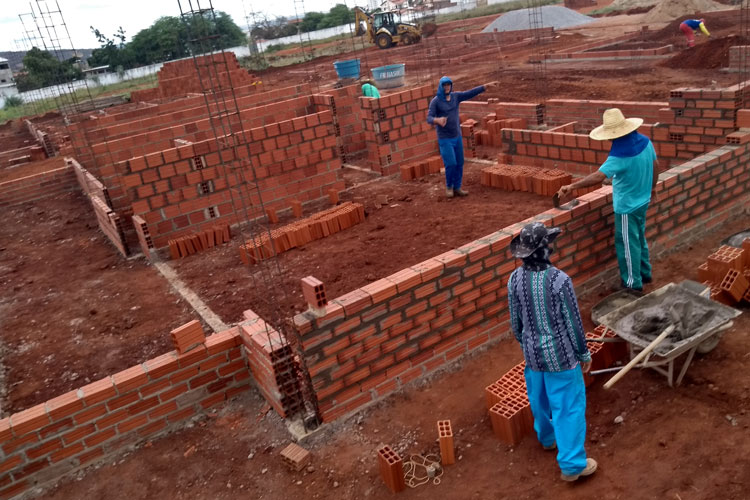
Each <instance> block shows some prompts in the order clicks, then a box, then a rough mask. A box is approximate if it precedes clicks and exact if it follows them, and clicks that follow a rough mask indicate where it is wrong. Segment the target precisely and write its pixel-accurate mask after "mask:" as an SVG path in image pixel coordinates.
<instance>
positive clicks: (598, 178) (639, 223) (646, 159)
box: [558, 108, 658, 292]
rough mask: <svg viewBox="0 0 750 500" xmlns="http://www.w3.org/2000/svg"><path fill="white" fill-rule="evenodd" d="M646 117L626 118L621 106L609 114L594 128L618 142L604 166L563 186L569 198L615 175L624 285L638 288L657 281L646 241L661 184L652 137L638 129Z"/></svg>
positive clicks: (597, 135)
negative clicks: (651, 207)
mask: <svg viewBox="0 0 750 500" xmlns="http://www.w3.org/2000/svg"><path fill="white" fill-rule="evenodd" d="M642 123H643V119H641V118H627V119H626V118H625V117H624V116H623V114H622V111H620V110H619V109H617V108H611V109H608V110H606V111H605V112H604V117H603V124H602V125H600V126H598V127H596V128H595V129H594V130H592V131H591V133H590V134H589V137H591V138H592V139H594V140H597V141H605V140H610V141H612V147H611V149H610V151H609V156H608V157H607V160H606V161H605V162H604V163H603V164H602V166H601V167H599V170H597V171H596V172H594V173H592V174H589V175H588V176H586V177H584V178H583V179H581V180H580V181H577V182H574V183H573V184H568V185H567V186H563V187H561V188H560V191H559V192H558V194H559V196H560V197H563V196H565V195H567V194H568V193H570V192H571V191H573V190H574V189H578V188H583V187H588V186H595V185H598V184H600V183H601V182H602V181H603V180H604V179H612V198H613V204H614V209H615V250H616V251H617V263H618V266H619V268H620V279H621V281H622V286H623V287H625V288H630V289H633V290H636V291H639V292H640V291H642V290H643V284H644V283H651V281H652V273H651V262H650V261H649V254H648V244H647V243H646V211H647V210H648V205H649V203H650V202H651V195H652V193H653V190H654V188H655V187H656V181H657V179H658V174H657V171H656V167H657V164H656V151H654V145H653V144H652V143H651V141H650V140H649V138H648V137H646V136H644V135H641V134H639V133H638V132H637V130H638V127H640V126H641V124H642Z"/></svg>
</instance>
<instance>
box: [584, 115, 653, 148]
mask: <svg viewBox="0 0 750 500" xmlns="http://www.w3.org/2000/svg"><path fill="white" fill-rule="evenodd" d="M642 124H643V118H625V116H624V115H623V114H622V111H620V110H619V109H618V108H610V109H608V110H606V111H604V115H603V117H602V125H599V126H598V127H596V128H595V129H594V130H592V131H591V133H590V134H589V137H591V138H592V139H594V140H597V141H606V140H611V139H617V138H618V137H622V136H625V135H628V134H629V133H630V132H632V131H634V130H638V127H640V126H641V125H642Z"/></svg>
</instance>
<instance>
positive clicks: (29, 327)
mask: <svg viewBox="0 0 750 500" xmlns="http://www.w3.org/2000/svg"><path fill="white" fill-rule="evenodd" d="M195 318H196V314H195V313H192V312H191V310H190V309H189V306H188V304H187V303H185V302H183V301H182V300H181V299H180V298H179V297H177V296H176V295H173V294H172V293H171V291H170V289H169V285H168V284H167V282H166V280H164V279H163V278H162V276H161V275H160V274H159V273H158V271H156V269H155V268H153V267H151V266H149V265H147V264H146V262H145V260H144V259H134V260H126V259H124V258H122V257H121V256H120V255H119V253H117V251H116V250H115V248H114V247H113V246H112V245H111V244H110V243H109V241H108V240H107V239H106V237H105V236H104V234H103V233H102V232H101V231H100V230H99V226H98V225H97V224H96V219H95V217H94V215H93V209H92V208H91V206H90V204H89V202H88V200H86V199H85V198H84V196H83V195H82V194H80V193H75V194H66V195H61V196H58V197H54V198H47V199H44V200H40V201H38V202H34V203H33V204H25V205H17V206H15V207H11V208H8V209H6V210H5V211H4V213H3V224H0V325H2V328H1V329H2V344H1V349H2V363H3V367H2V368H3V370H2V375H3V376H4V379H5V380H4V385H5V387H6V388H7V394H5V395H4V397H3V404H2V412H3V414H7V413H10V412H14V411H20V410H23V409H26V408H29V407H31V406H33V405H34V404H37V403H41V402H43V401H46V400H48V399H50V398H52V397H55V396H58V395H60V394H64V393H65V392H67V391H70V390H72V389H76V388H78V387H81V386H83V385H85V384H86V383H88V382H93V381H95V380H98V379H100V378H102V377H105V376H107V375H110V374H113V373H116V372H118V371H120V370H123V369H125V368H129V367H131V366H132V365H133V364H135V363H137V362H139V361H145V360H147V359H150V358H152V357H154V356H156V355H158V354H162V353H164V352H166V351H168V350H170V349H171V341H170V340H169V331H170V329H172V328H174V327H176V326H179V325H181V324H183V323H185V322H187V321H190V320H192V319H195Z"/></svg>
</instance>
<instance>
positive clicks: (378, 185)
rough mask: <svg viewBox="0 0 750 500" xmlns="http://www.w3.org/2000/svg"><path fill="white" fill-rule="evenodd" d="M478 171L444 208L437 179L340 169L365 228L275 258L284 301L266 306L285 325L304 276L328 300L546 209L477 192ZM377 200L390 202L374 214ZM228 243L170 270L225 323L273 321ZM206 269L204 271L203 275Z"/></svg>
mask: <svg viewBox="0 0 750 500" xmlns="http://www.w3.org/2000/svg"><path fill="white" fill-rule="evenodd" d="M486 166H487V165H486V164H481V163H467V165H466V167H465V171H464V187H465V188H466V189H467V190H468V191H469V193H470V195H469V196H468V197H466V198H453V199H450V200H449V199H447V198H446V197H445V185H444V178H443V176H442V175H440V174H434V175H429V176H427V177H423V178H422V179H420V180H419V181H413V182H403V181H401V180H400V179H399V178H397V177H396V178H380V177H376V178H375V179H373V180H372V181H371V182H369V183H368V182H367V181H364V182H361V181H360V179H363V178H367V177H369V176H367V174H363V173H361V172H358V171H352V170H350V169H345V172H346V173H345V175H346V177H347V179H348V183H349V184H350V185H351V184H353V183H357V182H359V185H354V186H353V188H352V189H351V190H350V191H348V192H347V193H345V194H344V195H343V196H342V197H341V199H342V200H354V201H364V204H365V209H366V211H367V214H368V216H367V220H366V221H365V222H364V223H363V224H359V225H357V226H355V227H353V228H350V229H347V230H346V231H342V232H340V233H337V234H334V235H333V236H329V237H327V238H323V239H321V240H317V241H314V242H312V243H309V244H307V245H305V246H304V247H302V248H298V249H293V250H290V251H288V252H285V253H282V254H280V255H279V258H278V263H279V267H280V268H281V272H282V275H283V283H284V288H285V289H286V293H282V292H278V294H277V295H275V296H274V300H275V301H280V302H282V303H283V305H282V307H281V311H283V313H284V314H285V315H286V316H287V317H291V316H292V315H293V314H294V313H295V312H300V311H302V310H304V309H306V308H307V306H306V305H305V303H304V299H303V298H302V292H301V288H300V284H299V281H300V280H301V279H302V278H304V277H305V276H309V275H313V276H315V277H316V278H318V279H319V280H321V281H322V282H323V283H324V284H325V287H326V294H327V296H328V299H329V300H331V299H333V298H336V297H338V296H339V295H343V294H344V293H347V292H350V291H352V290H355V289H356V288H359V287H361V286H364V285H366V284H367V283H369V282H372V281H375V280H378V279H380V278H383V277H385V276H388V275H389V274H392V273H394V272H396V271H399V270H401V269H403V268H405V267H407V266H410V265H412V264H417V263H419V262H422V261H423V260H425V259H428V258H430V257H433V256H435V255H438V254H440V253H442V252H444V251H448V250H450V249H452V248H457V247H459V246H461V245H463V244H465V243H468V242H470V241H473V240H475V239H477V238H481V237H482V236H486V235H488V234H490V233H492V232H494V231H497V230H498V229H500V228H503V227H505V226H506V225H510V224H513V223H515V222H518V221H520V220H523V219H525V218H527V217H530V216H532V215H535V214H537V213H540V212H543V211H545V210H547V209H549V208H551V207H552V201H551V200H550V199H549V198H546V197H543V196H539V195H533V194H529V193H521V192H507V191H502V190H499V189H495V188H490V187H486V186H482V185H481V184H480V182H479V178H480V171H481V169H482V168H485V167H486ZM380 194H385V195H387V196H389V197H390V199H391V200H392V201H391V203H390V205H388V206H384V207H383V208H379V209H378V208H375V200H376V198H377V196H378V195H380ZM321 208H322V207H321ZM283 223H284V220H282V221H281V223H280V225H282V224H283ZM280 225H279V226H280ZM274 227H276V226H271V228H272V229H273V228H274ZM236 239H237V238H236ZM232 243H233V244H232V245H223V246H221V247H216V248H214V249H213V250H211V251H208V252H202V253H198V254H195V255H193V256H191V257H188V258H185V259H181V260H176V261H170V264H171V265H173V267H174V268H175V269H176V270H177V272H178V274H179V276H180V278H181V279H182V280H183V281H184V282H185V283H186V284H187V285H188V286H189V287H190V288H191V289H192V290H193V291H195V292H196V293H198V294H199V295H200V296H201V298H203V300H204V301H206V302H207V303H208V305H209V306H210V307H211V308H212V309H213V311H214V312H215V313H217V314H218V315H219V316H221V318H222V319H223V320H224V321H225V322H227V323H231V322H235V321H238V320H239V319H240V318H241V315H242V311H244V310H245V309H254V310H255V311H256V312H257V313H259V314H260V315H261V317H265V318H269V319H270V318H273V317H274V316H275V314H277V313H276V311H274V310H269V309H268V307H269V304H268V300H267V299H268V294H267V292H266V290H264V289H263V288H261V287H259V288H256V286H255V284H256V280H258V279H260V278H259V277H257V276H259V272H260V271H259V270H258V269H256V268H254V267H251V268H245V267H244V266H243V265H242V263H241V261H240V257H239V252H238V248H237V244H236V242H235V240H233V242H232ZM209 263H210V267H211V271H210V272H209V273H206V268H207V266H209ZM227 283H229V284H231V286H229V287H227V286H226V284H227Z"/></svg>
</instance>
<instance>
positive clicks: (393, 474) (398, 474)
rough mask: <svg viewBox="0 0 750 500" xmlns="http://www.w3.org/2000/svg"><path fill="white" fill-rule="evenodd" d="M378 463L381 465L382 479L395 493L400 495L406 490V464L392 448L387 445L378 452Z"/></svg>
mask: <svg viewBox="0 0 750 500" xmlns="http://www.w3.org/2000/svg"><path fill="white" fill-rule="evenodd" d="M378 463H379V465H380V477H381V478H383V482H385V485H386V486H387V487H388V489H389V490H391V492H393V493H398V492H399V491H403V490H404V489H405V488H406V483H405V481H404V463H403V461H402V460H401V457H400V456H398V454H397V453H396V452H394V451H393V450H392V449H391V447H390V446H388V445H385V446H383V447H382V448H380V449H379V450H378Z"/></svg>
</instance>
